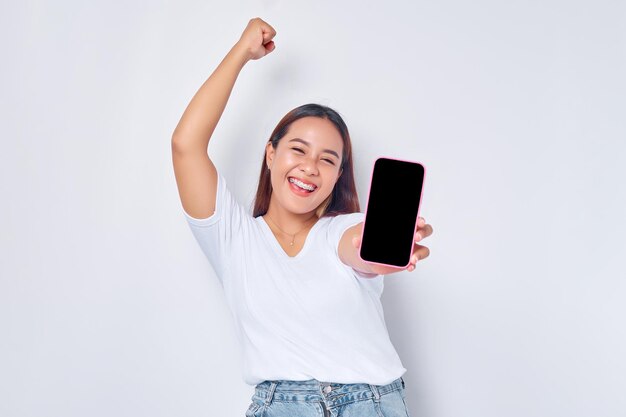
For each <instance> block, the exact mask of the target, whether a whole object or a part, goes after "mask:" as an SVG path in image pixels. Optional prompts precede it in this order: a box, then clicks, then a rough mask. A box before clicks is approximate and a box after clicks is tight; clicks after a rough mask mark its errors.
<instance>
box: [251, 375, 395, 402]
mask: <svg viewBox="0 0 626 417" xmlns="http://www.w3.org/2000/svg"><path fill="white" fill-rule="evenodd" d="M402 389H404V379H402V377H400V378H398V379H396V380H395V381H392V382H390V383H389V384H387V385H372V384H363V383H358V384H340V383H335V382H323V381H318V380H316V379H309V380H307V381H287V380H280V381H263V382H261V383H260V384H258V385H257V386H256V387H255V392H254V396H253V399H256V400H257V401H258V402H260V403H263V404H265V405H268V406H269V405H270V404H271V403H272V402H273V401H281V402H297V401H301V402H320V401H322V402H324V403H326V404H327V405H329V406H338V405H342V404H345V403H348V402H352V401H359V400H364V399H373V400H374V401H379V400H380V397H381V396H382V395H385V394H387V393H389V392H391V391H397V390H402Z"/></svg>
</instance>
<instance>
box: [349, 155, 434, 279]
mask: <svg viewBox="0 0 626 417" xmlns="http://www.w3.org/2000/svg"><path fill="white" fill-rule="evenodd" d="M379 159H393V160H395V161H401V162H410V163H413V164H420V165H421V166H422V168H423V169H424V177H423V180H422V192H421V194H420V204H419V207H418V208H417V216H416V217H415V226H413V235H415V232H417V221H418V219H419V212H420V210H421V209H422V202H423V201H422V197H423V196H424V183H425V182H426V167H425V166H424V164H422V163H421V162H417V161H409V160H407V159H398V158H392V157H390V156H380V157H378V158H376V160H375V161H374V163H373V164H372V172H371V174H370V188H369V190H368V192H367V200H366V201H367V202H366V203H365V204H366V206H365V219H364V220H363V230H362V231H361V245H362V244H363V232H364V231H365V224H366V223H365V222H366V221H367V206H369V202H370V193H371V191H372V180H373V179H374V167H375V166H376V161H378V160H379ZM414 248H415V242H413V244H412V245H411V249H410V253H409V262H408V263H407V264H406V265H404V266H397V265H389V264H383V263H380V262H372V261H366V260H365V259H363V258H361V246H359V251H358V255H359V259H360V260H362V261H363V262H367V263H369V264H375V265H384V266H388V267H391V268H396V269H399V270H400V269H405V268H407V267H408V266H409V265H410V264H411V256H413V249H414Z"/></svg>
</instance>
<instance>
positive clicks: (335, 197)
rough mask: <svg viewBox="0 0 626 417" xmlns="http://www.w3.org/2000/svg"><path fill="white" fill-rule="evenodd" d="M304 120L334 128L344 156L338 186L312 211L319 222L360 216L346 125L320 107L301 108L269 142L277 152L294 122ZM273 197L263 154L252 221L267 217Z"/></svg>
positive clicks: (282, 121)
mask: <svg viewBox="0 0 626 417" xmlns="http://www.w3.org/2000/svg"><path fill="white" fill-rule="evenodd" d="M303 117H319V118H322V119H327V120H329V121H330V122H332V123H333V125H335V127H336V128H337V130H338V131H339V133H340V135H341V139H342V140H343V152H342V155H341V166H340V167H339V168H340V169H342V170H343V172H342V173H341V175H340V176H339V179H337V183H336V184H335V186H334V187H333V191H332V193H330V195H329V196H328V198H327V199H326V200H324V201H323V202H322V203H321V204H320V205H319V206H318V208H317V209H316V210H315V214H317V217H318V218H321V217H325V216H329V217H332V216H336V215H339V214H348V213H355V212H359V211H360V208H359V196H358V194H357V191H356V185H355V183H354V169H353V164H352V142H351V141H350V133H349V132H348V127H347V126H346V124H345V122H344V121H343V119H342V118H341V116H340V115H339V113H337V112H336V111H335V110H333V109H331V108H330V107H326V106H322V105H321V104H314V103H310V104H304V105H302V106H300V107H296V108H295V109H293V110H291V111H290V112H289V113H287V114H286V115H285V116H284V117H283V118H282V119H281V120H280V122H278V125H276V127H275V128H274V131H273V132H272V135H271V136H270V138H269V141H268V142H271V143H272V147H273V148H274V149H276V147H277V146H278V143H279V142H280V140H281V139H282V138H283V137H284V136H285V135H286V134H287V132H288V131H289V127H290V126H291V124H292V123H293V122H295V121H296V120H298V119H302V118H303ZM271 196H272V182H271V179H270V170H269V168H268V167H267V164H266V161H265V152H263V159H262V161H261V174H260V175H259V186H258V188H257V192H256V197H255V199H254V209H253V212H252V215H253V217H258V216H262V215H264V214H265V213H267V210H268V208H269V206H270V198H271Z"/></svg>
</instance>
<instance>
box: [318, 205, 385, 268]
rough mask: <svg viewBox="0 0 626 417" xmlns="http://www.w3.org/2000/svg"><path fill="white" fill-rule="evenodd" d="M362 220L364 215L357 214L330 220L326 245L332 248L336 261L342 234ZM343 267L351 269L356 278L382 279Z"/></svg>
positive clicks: (342, 215) (338, 216)
mask: <svg viewBox="0 0 626 417" xmlns="http://www.w3.org/2000/svg"><path fill="white" fill-rule="evenodd" d="M364 219H365V214H364V213H359V212H357V213H350V214H340V215H337V216H335V217H333V218H332V219H331V220H330V223H329V225H328V236H327V237H328V243H329V244H330V245H331V247H332V248H333V253H334V255H335V257H337V259H338V260H339V241H340V240H341V237H342V236H343V234H344V232H345V231H346V230H348V229H349V228H350V227H352V226H354V225H356V224H358V223H361V222H362V221H363V220H364ZM339 262H341V260H339ZM345 266H346V268H349V269H351V270H352V272H353V273H354V275H355V276H356V277H358V278H368V279H374V278H378V277H382V275H374V274H364V273H361V272H359V271H356V270H355V269H353V268H350V267H348V266H347V265H345Z"/></svg>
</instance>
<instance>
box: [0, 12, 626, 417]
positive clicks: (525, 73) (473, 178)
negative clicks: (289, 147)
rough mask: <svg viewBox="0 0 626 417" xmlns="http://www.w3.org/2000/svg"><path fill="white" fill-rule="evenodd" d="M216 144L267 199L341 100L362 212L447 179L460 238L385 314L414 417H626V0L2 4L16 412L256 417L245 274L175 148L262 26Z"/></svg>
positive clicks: (390, 293) (6, 247)
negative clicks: (396, 171)
mask: <svg viewBox="0 0 626 417" xmlns="http://www.w3.org/2000/svg"><path fill="white" fill-rule="evenodd" d="M255 16H260V17H262V18H263V19H265V20H266V21H268V22H269V23H270V24H272V25H273V26H274V27H275V28H276V30H277V32H278V35H277V36H276V38H275V41H276V50H275V51H274V52H273V53H272V54H270V55H269V56H268V57H266V58H264V59H262V60H260V61H253V62H250V63H249V64H248V65H247V66H246V67H245V68H244V70H243V72H242V73H241V75H240V78H239V80H238V83H237V85H236V86H235V89H234V91H233V94H232V96H231V100H230V102H229V104H228V106H227V108H226V111H225V113H224V116H223V118H222V120H221V122H220V124H219V126H218V128H217V130H216V131H215V134H214V136H213V138H212V139H211V145H210V148H209V153H210V154H211V157H212V159H213V160H214V161H215V164H216V166H217V167H218V169H219V170H220V171H221V172H223V173H224V175H225V177H226V178H227V180H228V182H229V185H230V186H231V189H232V190H233V191H234V192H235V194H236V195H237V196H238V197H239V198H240V201H241V202H243V203H245V204H247V205H248V206H250V205H251V203H252V198H253V195H254V193H255V187H256V184H257V180H258V172H259V170H260V167H261V161H262V159H263V148H264V144H265V142H266V140H267V138H268V137H269V134H270V133H271V131H272V129H273V128H274V126H275V124H276V123H277V122H278V120H279V119H280V118H281V117H282V116H283V115H284V114H285V113H286V112H287V111H289V110H291V109H292V108H294V107H296V106H298V105H300V104H304V103H308V102H317V103H321V104H325V105H329V106H331V107H333V108H335V109H336V110H338V111H339V112H340V113H341V114H342V115H343V116H344V118H345V120H346V123H347V124H348V127H349V128H350V132H351V134H352V138H353V146H354V152H355V170H356V177H357V185H358V190H359V195H360V199H361V205H362V208H364V207H365V203H366V201H365V199H366V197H367V192H368V187H369V183H368V182H369V175H370V172H371V165H372V163H373V161H374V159H375V158H376V157H377V156H379V155H386V156H395V157H401V158H405V159H413V160H418V161H421V162H422V163H424V165H425V166H426V167H427V170H428V171H427V177H426V184H425V190H424V199H423V206H422V215H423V216H424V217H425V218H426V219H427V220H428V222H429V223H431V224H432V225H433V227H434V229H435V233H434V234H433V236H432V237H430V238H429V239H427V240H426V241H425V242H427V245H428V246H429V247H430V249H431V252H432V253H431V256H430V258H428V259H427V260H426V261H424V262H423V263H422V264H418V268H417V270H416V271H415V272H411V273H408V272H402V273H398V274H394V275H389V276H387V277H386V278H385V280H386V285H385V292H384V294H383V304H384V307H385V316H386V320H387V324H388V328H389V332H390V336H391V338H392V341H393V343H394V345H395V346H396V348H397V350H398V353H399V354H400V357H401V358H402V361H403V363H404V365H405V366H406V367H407V368H408V372H407V373H406V374H405V376H404V377H405V381H406V383H407V390H408V405H409V409H410V411H411V414H412V416H413V417H459V416H463V417H502V416H507V417H517V416H520V417H522V416H524V417H527V416H545V417H548V416H550V417H552V416H569V417H579V416H580V417H582V416H594V417H596V416H602V417H613V416H624V415H626V396H624V387H625V386H626V376H625V375H626V357H625V355H624V352H625V351H626V326H625V324H624V318H625V317H626V303H625V299H626V297H625V296H626V284H625V277H626V273H625V272H626V268H625V267H624V265H623V263H624V259H625V258H626V244H625V243H624V235H625V234H626V221H625V220H624V215H625V213H626V187H625V186H624V180H625V179H626V167H625V165H624V162H625V160H626V145H625V141H626V126H625V122H624V120H625V119H626V118H625V116H626V105H625V101H626V100H625V97H626V82H625V77H624V74H626V58H625V57H626V29H625V25H624V22H625V21H626V6H625V3H623V2H619V1H606V0H605V1H593V2H592V1H586V2H583V1H565V0H563V1H556V0H549V1H522V0H515V1H506V2H502V1H495V0H492V1H487V0H478V1H473V2H464V1H459V0H448V1H437V2H425V1H421V2H413V1H395V2H385V3H383V2H371V3H370V2H364V1H357V0H351V1H343V2H338V1H330V0H318V1H314V2H298V1H286V0H284V1H283V0H273V1H272V0H265V1H261V2H256V1H231V2H224V1H220V2H216V1H187V2H174V1H154V2H149V3H146V2H140V1H136V0H134V1H109V2H98V3H96V2H84V1H74V2H72V1H59V2H43V1H26V2H12V3H8V2H3V3H2V6H1V10H0V35H1V37H0V45H1V56H2V65H1V66H0V71H1V73H0V74H1V81H0V83H1V86H0V87H1V93H0V106H1V107H0V114H1V118H2V119H1V120H2V131H1V132H2V133H1V135H2V147H1V148H0V149H1V150H0V187H1V188H0V198H1V199H2V204H1V205H0V276H1V280H0V415H2V416H6V417H18V416H19V417H26V416H28V417H30V416H33V417H34V416H38V417H39V416H64V417H79V416H80V417H83V416H91V417H98V416H103V417H104V416H107V417H108V416H118V417H122V416H129V417H130V416H153V417H158V416H177V417H183V416H201V415H206V416H236V415H239V416H243V414H244V411H245V410H246V408H247V406H248V404H249V402H250V397H251V395H252V392H253V388H252V387H250V386H248V385H245V384H244V382H243V380H242V379H241V375H240V372H241V368H240V363H239V359H238V356H237V342H236V339H235V334H234V329H233V327H232V325H233V323H232V320H231V316H230V313H229V311H228V309H227V306H226V304H225V299H224V297H223V294H222V292H221V287H220V286H219V284H218V281H217V279H216V278H215V276H214V275H213V271H212V269H211V267H210V265H209V264H208V262H207V260H206V259H205V258H204V256H203V254H202V252H201V251H200V249H199V247H198V246H197V244H196V242H195V241H194V239H193V236H192V234H191V232H190V230H189V228H188V226H187V224H186V222H185V220H184V217H183V214H182V211H181V210H182V206H181V205H180V202H179V197H178V192H177V189H176V183H175V179H174V173H173V168H172V162H171V149H170V140H171V134H172V132H173V130H174V127H175V126H176V124H177V123H178V120H179V118H180V116H181V115H182V112H183V111H184V109H185V107H186V105H187V104H188V102H189V100H190V99H191V97H192V96H193V94H194V93H195V92H196V91H197V89H198V88H199V87H200V85H201V84H202V83H203V82H204V81H205V80H206V78H207V77H208V76H209V75H210V73H211V71H212V70H213V69H214V68H215V67H216V66H217V64H218V63H219V62H220V60H221V59H222V58H223V56H224V55H225V54H226V53H227V52H228V50H229V49H230V47H231V46H232V45H233V44H234V43H235V42H236V41H237V40H238V39H239V36H240V34H241V32H242V31H243V29H244V27H245V26H246V24H247V22H248V20H249V19H250V18H252V17H255Z"/></svg>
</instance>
